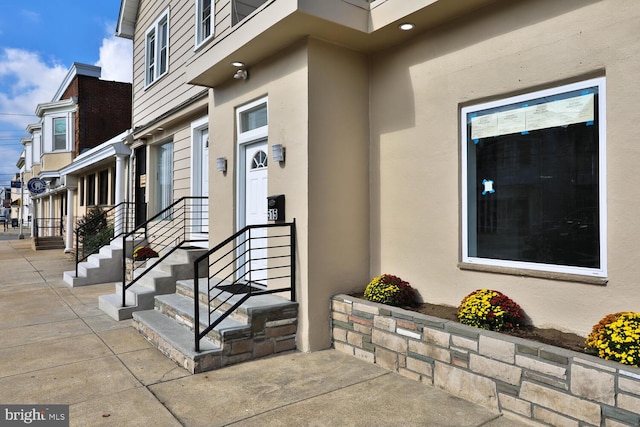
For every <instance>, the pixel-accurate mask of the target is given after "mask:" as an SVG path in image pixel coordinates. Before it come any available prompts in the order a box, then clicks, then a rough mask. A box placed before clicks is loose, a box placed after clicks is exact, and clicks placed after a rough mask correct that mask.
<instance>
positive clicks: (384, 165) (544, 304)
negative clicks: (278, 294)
mask: <svg viewBox="0 0 640 427" xmlns="http://www.w3.org/2000/svg"><path fill="white" fill-rule="evenodd" d="M638 18H640V8H638V7H637V4H636V3H635V2H634V1H633V0H629V1H617V0H608V1H607V0H603V1H595V0H593V1H573V0H569V1H562V2H556V1H548V0H539V1H527V2H510V1H500V2H497V3H496V4H495V5H494V6H492V7H490V8H488V9H485V10H484V11H483V12H480V13H475V14H474V15H473V16H471V17H468V18H466V19H463V20H460V21H457V22H454V23H452V24H450V25H447V26H445V27H442V28H440V29H438V30H435V31H432V32H429V33H426V34H422V35H419V36H417V37H416V38H415V39H414V40H412V41H411V42H410V43H406V44H405V45H404V46H400V47H398V48H396V49H393V50H390V51H388V52H384V53H380V54H377V55H375V56H374V58H373V60H372V76H371V81H372V83H371V116H370V117H371V215H372V220H371V239H372V245H371V258H372V267H371V275H375V274H379V273H392V274H397V275H400V276H401V277H402V278H404V279H405V280H408V281H410V282H411V284H412V285H413V286H415V287H416V288H417V289H418V290H419V292H420V293H421V295H422V297H423V298H424V299H425V300H426V301H430V302H434V303H444V304H449V305H458V304H459V302H460V300H461V299H462V298H463V297H464V296H465V295H467V294H468V293H469V292H471V291H473V290H475V289H478V288H481V287H489V288H493V289H497V290H500V291H502V292H504V293H506V294H507V295H509V296H510V297H511V298H513V299H514V300H515V301H517V302H518V303H519V304H521V305H522V307H523V309H524V310H525V311H526V313H527V315H528V316H530V317H531V320H532V321H533V322H534V323H535V324H536V325H538V326H550V327H556V328H560V329H564V330H570V331H573V332H576V333H579V334H582V335H586V334H587V333H588V332H589V331H590V329H591V326H592V325H593V324H594V323H596V322H597V321H598V320H599V319H600V318H601V317H603V316H604V315H606V314H608V313H611V312H616V311H621V310H634V311H640V305H638V304H640V302H639V301H640V287H639V286H638V284H637V278H638V277H639V274H638V273H639V272H640V265H639V264H638V263H637V258H638V257H637V254H636V246H637V241H638V240H639V238H640V236H639V235H638V231H637V230H639V229H640V219H638V216H637V214H636V213H637V212H638V210H639V208H640V185H639V184H640V177H639V176H638V174H637V173H635V170H636V165H637V164H638V161H640V149H639V148H638V145H637V143H636V142H635V135H637V133H638V130H640V125H639V124H638V121H637V120H636V115H637V111H638V109H639V107H640V105H639V104H640V86H638V85H637V84H636V82H635V81H636V80H637V73H638V69H640V55H639V54H640V41H639V38H638V37H637V36H638V35H639V33H640V31H639V30H638V26H637V22H638ZM594 76H605V77H606V84H607V94H606V95H607V109H606V135H607V141H606V151H607V153H606V155H607V175H606V185H607V193H608V200H607V208H608V222H607V224H606V227H607V232H608V242H607V249H608V272H609V274H608V283H607V284H606V286H596V285H589V284H586V283H573V282H566V281H558V280H548V279H543V278H534V277H521V276H514V275H504V274H495V273H486V272H474V271H465V270H461V269H459V268H458V262H459V261H460V226H461V225H460V215H461V213H460V192H461V191H460V185H461V184H460V167H461V160H460V137H459V134H460V118H459V117H460V107H461V106H464V105H469V104H473V103H477V102H480V101H486V100H490V99H499V98H502V97H505V96H509V95H513V94H520V93H527V92H531V91H533V90H537V89H540V88H548V87H554V86H558V85H560V84H564V83H568V82H574V81H580V80H584V79H586V78H589V77H594Z"/></svg>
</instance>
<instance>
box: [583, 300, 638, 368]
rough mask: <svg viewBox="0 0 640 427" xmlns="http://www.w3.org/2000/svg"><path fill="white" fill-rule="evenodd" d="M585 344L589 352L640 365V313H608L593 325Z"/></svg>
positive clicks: (607, 358)
mask: <svg viewBox="0 0 640 427" xmlns="http://www.w3.org/2000/svg"><path fill="white" fill-rule="evenodd" d="M585 345H586V349H585V350H586V352H587V353H589V354H594V355H596V356H599V357H601V358H603V359H605V360H615V361H616V362H620V363H622V364H625V365H632V366H638V367H640V313H632V312H624V311H623V312H618V313H613V314H608V315H606V316H605V317H603V318H602V319H601V320H600V321H599V322H598V323H596V324H595V325H594V326H593V330H592V331H591V333H590V334H589V336H588V337H587V339H586V341H585Z"/></svg>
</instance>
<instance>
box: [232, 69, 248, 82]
mask: <svg viewBox="0 0 640 427" xmlns="http://www.w3.org/2000/svg"><path fill="white" fill-rule="evenodd" d="M233 78H234V79H236V80H240V79H242V80H247V79H248V78H249V73H248V72H247V70H243V69H240V70H238V71H236V73H235V74H234V75H233Z"/></svg>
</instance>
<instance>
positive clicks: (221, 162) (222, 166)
mask: <svg viewBox="0 0 640 427" xmlns="http://www.w3.org/2000/svg"><path fill="white" fill-rule="evenodd" d="M216 170H217V171H218V172H226V171H227V158H226V157H218V158H217V159H216Z"/></svg>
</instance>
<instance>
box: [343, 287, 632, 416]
mask: <svg viewBox="0 0 640 427" xmlns="http://www.w3.org/2000/svg"><path fill="white" fill-rule="evenodd" d="M331 318H332V333H333V345H334V347H335V348H336V349H337V350H339V351H341V352H344V353H347V354H351V355H353V356H356V357H358V358H360V359H363V360H366V361H368V362H371V363H375V364H377V365H380V366H382V367H384V368H386V369H389V370H391V371H395V372H397V373H399V374H401V375H403V376H405V377H408V378H411V379H415V380H417V381H421V382H423V383H426V384H429V385H433V386H435V387H438V388H441V389H443V390H445V391H447V392H448V393H451V394H453V395H456V396H458V397H461V398H463V399H466V400H470V401H472V402H475V403H478V404H481V405H483V406H485V407H489V408H491V409H495V410H499V411H501V412H503V413H505V414H508V415H510V416H515V417H523V418H526V419H529V420H534V421H537V422H542V423H548V424H551V425H559V426H575V427H584V426H606V427H623V426H640V369H639V368H634V367H629V366H626V365H622V364H619V363H617V362H611V361H607V360H603V359H600V358H597V357H594V356H590V355H586V354H582V353H578V352H574V351H571V350H565V349H562V348H559V347H554V346H550V345H546V344H541V343H538V342H535V341H529V340H525V339H521V338H516V337H512V336H509V335H506V334H500V333H497V332H491V331H485V330H482V329H476V328H472V327H469V326H466V325H462V324H460V323H457V322H452V321H448V320H444V319H440V318H437V317H432V316H427V315H424V314H420V313H416V312H413V311H408V310H403V309H401V308H396V307H392V306H388V305H382V304H377V303H373V302H370V301H366V300H362V299H359V298H354V297H351V296H348V295H336V296H335V297H333V299H332V302H331Z"/></svg>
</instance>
